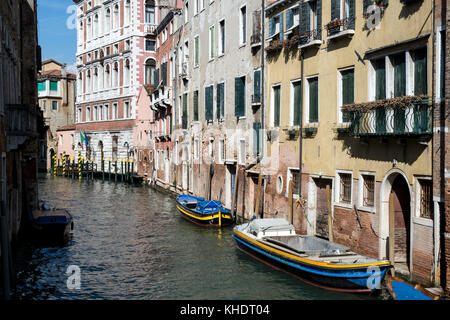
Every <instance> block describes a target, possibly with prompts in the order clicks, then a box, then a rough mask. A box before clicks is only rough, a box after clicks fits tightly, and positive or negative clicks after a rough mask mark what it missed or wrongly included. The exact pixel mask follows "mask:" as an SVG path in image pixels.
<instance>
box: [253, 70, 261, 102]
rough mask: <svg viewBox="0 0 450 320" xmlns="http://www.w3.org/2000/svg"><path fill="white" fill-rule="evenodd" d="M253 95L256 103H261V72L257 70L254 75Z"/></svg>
mask: <svg viewBox="0 0 450 320" xmlns="http://www.w3.org/2000/svg"><path fill="white" fill-rule="evenodd" d="M253 95H254V99H253V100H254V101H261V100H260V98H261V96H260V95H261V70H256V71H255V72H254V73H253Z"/></svg>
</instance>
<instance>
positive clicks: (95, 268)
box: [14, 177, 370, 300]
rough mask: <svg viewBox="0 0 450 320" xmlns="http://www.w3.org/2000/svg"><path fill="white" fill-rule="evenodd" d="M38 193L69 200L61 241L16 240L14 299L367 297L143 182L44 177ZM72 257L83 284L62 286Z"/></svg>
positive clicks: (61, 203) (58, 202)
mask: <svg viewBox="0 0 450 320" xmlns="http://www.w3.org/2000/svg"><path fill="white" fill-rule="evenodd" d="M39 188H40V189H39V193H40V197H41V199H44V200H46V201H48V202H49V203H50V204H51V205H52V206H55V207H63V208H68V209H69V211H70V212H71V213H72V215H73V217H74V222H75V229H74V235H73V238H72V240H71V241H70V242H69V243H68V244H67V245H66V246H60V247H37V246H35V245H32V244H29V243H28V244H24V245H22V246H21V248H20V250H19V253H18V257H17V261H16V272H17V283H16V284H17V288H16V292H15V294H14V298H16V299H200V300H203V299H227V300H228V299H244V300H245V299H251V300H254V299H258V300H259V299H274V300H280V299H281V300H290V299H370V297H367V296H362V295H354V294H343V293H336V292H330V291H325V290H323V289H320V288H317V287H312V286H310V285H307V284H305V283H303V282H302V281H300V280H298V279H296V278H294V277H292V276H290V275H288V274H285V273H283V272H281V271H278V270H275V269H272V268H270V267H268V266H266V265H265V264H263V263H261V262H259V261H256V260H254V259H252V258H251V257H249V256H248V255H246V254H245V253H243V252H241V251H240V250H239V249H237V247H236V245H235V242H234V240H233V239H232V237H231V231H232V228H231V227H228V228H224V229H223V230H218V229H215V228H205V227H201V226H197V225H194V224H192V223H190V222H188V221H186V220H184V219H183V218H182V217H181V216H180V215H179V214H178V212H177V211H176V207H175V203H174V199H173V198H172V197H170V196H168V195H165V194H162V193H159V192H157V191H155V190H153V189H150V188H146V187H130V186H126V185H121V184H117V185H115V184H114V183H108V182H102V181H94V182H85V181H83V182H81V183H80V182H78V181H71V180H69V179H65V178H53V177H49V178H42V179H41V180H40V182H39ZM70 265H77V266H79V268H80V270H81V274H80V277H81V278H80V280H81V288H80V289H79V290H76V289H75V290H71V289H68V288H67V284H66V281H67V279H68V275H67V274H66V270H67V268H68V267H69V266H70Z"/></svg>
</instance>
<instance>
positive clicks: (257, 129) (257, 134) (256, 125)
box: [253, 122, 261, 156]
mask: <svg viewBox="0 0 450 320" xmlns="http://www.w3.org/2000/svg"><path fill="white" fill-rule="evenodd" d="M260 149H261V122H253V154H254V155H255V156H256V155H258V154H259V153H260Z"/></svg>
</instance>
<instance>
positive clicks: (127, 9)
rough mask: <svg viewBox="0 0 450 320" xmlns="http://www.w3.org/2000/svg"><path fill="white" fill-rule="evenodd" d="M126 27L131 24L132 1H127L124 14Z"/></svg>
mask: <svg viewBox="0 0 450 320" xmlns="http://www.w3.org/2000/svg"><path fill="white" fill-rule="evenodd" d="M124 20H125V23H124V26H128V25H129V24H130V22H131V1H130V0H126V1H125V12H124Z"/></svg>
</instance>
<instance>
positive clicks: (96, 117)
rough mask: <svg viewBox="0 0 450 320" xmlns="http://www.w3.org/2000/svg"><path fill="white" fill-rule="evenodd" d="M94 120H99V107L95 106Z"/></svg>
mask: <svg viewBox="0 0 450 320" xmlns="http://www.w3.org/2000/svg"><path fill="white" fill-rule="evenodd" d="M92 118H93V120H94V121H97V120H98V107H97V106H94V113H93V115H92Z"/></svg>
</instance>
